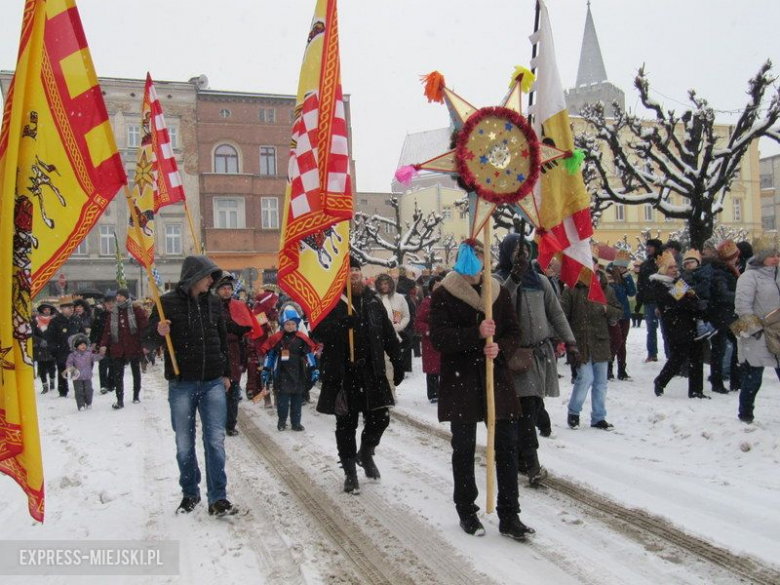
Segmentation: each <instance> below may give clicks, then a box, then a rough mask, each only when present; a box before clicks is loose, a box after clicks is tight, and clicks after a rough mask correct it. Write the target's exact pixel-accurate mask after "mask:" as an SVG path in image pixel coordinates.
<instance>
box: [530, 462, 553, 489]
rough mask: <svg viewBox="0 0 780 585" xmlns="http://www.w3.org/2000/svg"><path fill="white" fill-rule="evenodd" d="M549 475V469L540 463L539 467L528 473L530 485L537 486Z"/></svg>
mask: <svg viewBox="0 0 780 585" xmlns="http://www.w3.org/2000/svg"><path fill="white" fill-rule="evenodd" d="M548 475H549V474H548V473H547V470H546V469H545V468H544V467H542V466H541V465H540V466H539V467H538V468H537V469H535V470H533V471H530V472H529V473H528V485H530V486H531V487H536V486H537V485H539V483H541V482H543V481H544V480H545V479H547V476H548Z"/></svg>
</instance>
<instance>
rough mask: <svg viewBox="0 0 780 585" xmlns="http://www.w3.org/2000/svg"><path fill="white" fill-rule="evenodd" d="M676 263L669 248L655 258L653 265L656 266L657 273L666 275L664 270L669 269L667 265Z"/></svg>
mask: <svg viewBox="0 0 780 585" xmlns="http://www.w3.org/2000/svg"><path fill="white" fill-rule="evenodd" d="M676 264H677V262H676V261H675V259H674V253H673V252H672V251H671V250H665V251H664V253H663V254H661V255H660V256H658V258H656V259H655V265H656V266H658V274H662V275H664V276H667V274H666V272H667V271H668V270H669V267H670V266H672V265H676Z"/></svg>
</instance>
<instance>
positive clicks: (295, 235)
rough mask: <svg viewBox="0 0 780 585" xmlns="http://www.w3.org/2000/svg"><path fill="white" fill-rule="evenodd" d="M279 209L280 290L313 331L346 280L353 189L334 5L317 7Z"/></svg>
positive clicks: (321, 1) (325, 1) (324, 0)
mask: <svg viewBox="0 0 780 585" xmlns="http://www.w3.org/2000/svg"><path fill="white" fill-rule="evenodd" d="M287 178H288V184H287V191H286V194H285V201H284V219H283V225H282V238H281V249H280V251H279V285H280V286H281V288H282V289H283V290H284V291H285V292H287V294H289V295H290V296H291V297H292V298H293V299H295V301H296V302H298V303H299V304H300V305H301V307H302V308H303V310H304V311H305V312H306V313H307V314H308V315H309V319H310V321H311V325H312V328H313V327H315V326H316V325H317V323H319V321H320V320H322V318H323V317H324V316H325V315H327V314H328V312H329V311H330V310H331V309H332V308H333V307H334V306H335V304H336V303H337V302H338V300H339V298H340V297H341V294H342V291H343V289H344V285H345V284H346V281H347V275H348V274H349V220H350V219H351V218H352V186H351V181H350V176H349V148H348V137H347V122H346V119H345V115H344V101H343V97H342V93H341V67H340V61H339V36H338V19H337V16H336V0H318V1H317V6H316V9H315V12H314V19H313V20H312V24H311V28H310V30H309V35H308V39H307V44H306V51H305V53H304V57H303V66H302V67H301V76H300V81H299V84H298V99H297V102H296V106H295V121H294V123H293V136H292V144H291V150H290V162H289V168H288V175H287Z"/></svg>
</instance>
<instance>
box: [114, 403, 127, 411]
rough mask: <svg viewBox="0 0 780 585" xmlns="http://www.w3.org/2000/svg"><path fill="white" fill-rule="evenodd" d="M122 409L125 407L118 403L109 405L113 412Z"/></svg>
mask: <svg viewBox="0 0 780 585" xmlns="http://www.w3.org/2000/svg"><path fill="white" fill-rule="evenodd" d="M124 407H125V405H124V404H120V403H118V402H115V403H114V404H112V405H111V408H113V409H114V410H120V409H122V408H124Z"/></svg>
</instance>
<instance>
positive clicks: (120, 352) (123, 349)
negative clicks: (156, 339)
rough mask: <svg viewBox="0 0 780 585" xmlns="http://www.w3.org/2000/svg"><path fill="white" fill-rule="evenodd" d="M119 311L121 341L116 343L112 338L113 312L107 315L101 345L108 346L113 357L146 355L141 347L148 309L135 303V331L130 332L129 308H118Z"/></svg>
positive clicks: (130, 357)
mask: <svg viewBox="0 0 780 585" xmlns="http://www.w3.org/2000/svg"><path fill="white" fill-rule="evenodd" d="M118 311H119V341H118V342H116V343H114V342H113V341H112V340H111V314H110V313H109V314H107V315H106V322H105V323H106V324H105V326H104V327H103V335H102V337H101V338H100V347H107V348H108V355H110V356H111V357H112V358H121V359H126V360H132V359H140V358H142V357H144V352H143V348H142V347H141V335H142V334H143V332H144V330H145V329H146V323H147V321H148V318H147V316H146V311H144V310H143V309H142V308H141V307H136V306H135V305H133V314H135V333H131V332H130V324H129V323H128V322H127V309H118Z"/></svg>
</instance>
